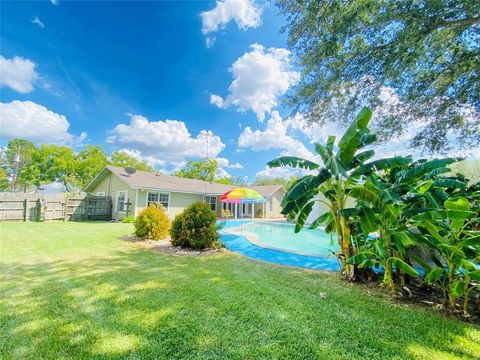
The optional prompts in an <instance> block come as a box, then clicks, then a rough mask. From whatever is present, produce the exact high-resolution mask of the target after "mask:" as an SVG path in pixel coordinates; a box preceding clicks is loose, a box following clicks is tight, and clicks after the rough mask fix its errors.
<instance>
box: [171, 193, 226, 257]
mask: <svg viewBox="0 0 480 360" xmlns="http://www.w3.org/2000/svg"><path fill="white" fill-rule="evenodd" d="M216 221H217V216H216V214H215V213H214V212H213V211H212V209H210V205H208V204H204V203H201V202H198V203H194V204H192V205H190V206H189V207H188V208H186V209H185V210H184V211H183V213H181V214H180V215H177V216H176V217H175V220H173V222H172V228H171V230H170V236H171V238H172V244H173V245H174V246H181V247H184V248H189V249H197V250H200V249H207V248H219V247H220V246H221V244H220V242H219V241H218V237H219V235H218V232H217V229H218V228H217V225H216Z"/></svg>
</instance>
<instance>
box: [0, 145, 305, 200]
mask: <svg viewBox="0 0 480 360" xmlns="http://www.w3.org/2000/svg"><path fill="white" fill-rule="evenodd" d="M106 165H113V166H119V167H127V166H128V167H132V168H134V169H137V170H139V171H150V172H154V171H156V170H155V169H154V168H153V167H152V166H151V165H149V164H148V163H147V162H146V161H143V160H139V159H137V158H135V157H133V156H131V155H129V154H127V153H125V152H122V151H115V152H113V153H112V154H111V156H110V157H108V155H107V153H106V152H105V150H104V149H103V147H102V146H100V145H86V146H85V147H84V148H83V149H81V150H80V151H78V152H75V151H74V150H73V149H72V148H71V147H69V146H65V145H54V144H42V145H40V146H36V145H35V144H34V143H32V142H31V141H28V140H25V139H11V140H10V141H9V142H8V144H7V146H6V147H5V148H3V149H2V150H1V153H0V191H14V192H15V191H17V192H26V191H32V190H38V189H42V187H44V186H46V185H48V184H51V183H59V184H61V185H62V186H63V188H64V189H65V191H74V190H82V189H84V188H85V187H86V186H87V185H88V183H89V182H90V181H91V180H92V179H93V178H94V177H95V175H97V174H98V172H99V171H100V170H102V169H103V168H104V167H105V166H106ZM173 175H175V176H179V177H184V178H189V179H198V180H204V181H211V182H218V183H223V184H228V185H239V186H243V185H247V180H246V178H243V177H236V176H226V175H225V174H224V173H222V172H221V171H220V169H219V167H218V162H217V160H215V159H202V160H189V161H188V162H187V163H186V165H185V166H184V167H182V168H181V169H179V170H177V171H175V172H174V173H173ZM295 179H296V178H292V179H290V181H289V180H288V179H283V178H273V179H256V180H255V182H254V184H255V185H267V184H280V185H284V186H285V187H286V188H288V187H289V184H291V183H292V182H293V180H295Z"/></svg>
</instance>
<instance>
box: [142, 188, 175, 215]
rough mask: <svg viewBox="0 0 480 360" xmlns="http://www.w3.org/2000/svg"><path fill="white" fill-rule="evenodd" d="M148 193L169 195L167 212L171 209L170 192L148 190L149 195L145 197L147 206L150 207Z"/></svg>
mask: <svg viewBox="0 0 480 360" xmlns="http://www.w3.org/2000/svg"><path fill="white" fill-rule="evenodd" d="M148 194H158V195H159V197H160V194H162V195H168V206H167V208H166V209H165V210H166V211H167V212H169V211H170V193H169V192H166V191H147V196H146V197H145V207H148Z"/></svg>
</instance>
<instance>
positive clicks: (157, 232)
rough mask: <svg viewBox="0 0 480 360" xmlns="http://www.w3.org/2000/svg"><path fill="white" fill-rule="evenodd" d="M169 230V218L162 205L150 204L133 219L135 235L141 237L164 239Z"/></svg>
mask: <svg viewBox="0 0 480 360" xmlns="http://www.w3.org/2000/svg"><path fill="white" fill-rule="evenodd" d="M169 231H170V219H169V218H168V216H167V215H166V214H165V211H163V207H162V206H160V207H157V205H155V204H151V205H150V206H149V207H147V208H146V209H144V210H142V212H141V213H140V214H139V215H138V216H137V218H136V219H135V235H136V236H138V237H140V238H142V239H151V240H161V239H165V237H167V235H168V232H169Z"/></svg>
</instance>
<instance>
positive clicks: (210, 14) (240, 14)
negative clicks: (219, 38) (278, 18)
mask: <svg viewBox="0 0 480 360" xmlns="http://www.w3.org/2000/svg"><path fill="white" fill-rule="evenodd" d="M200 16H201V17H202V32H203V33H204V34H205V35H208V34H210V33H214V32H217V31H219V30H222V29H224V28H225V27H226V25H227V24H228V23H230V22H231V21H234V22H235V23H236V24H237V26H238V28H239V29H241V30H247V29H248V28H256V27H257V26H259V25H260V24H261V23H262V19H261V16H262V10H261V8H260V7H258V6H257V5H256V4H255V2H254V1H252V0H218V1H217V2H216V4H215V7H214V8H213V9H211V10H208V11H204V12H202V13H201V14H200ZM214 42H215V37H214V36H208V37H207V39H206V45H207V47H211V46H213V44H214Z"/></svg>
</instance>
